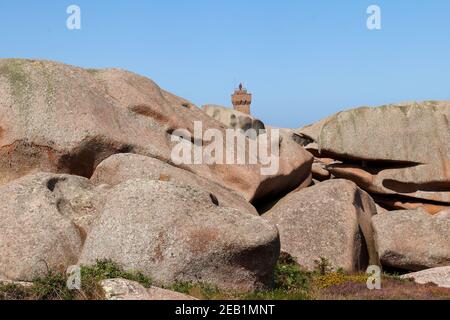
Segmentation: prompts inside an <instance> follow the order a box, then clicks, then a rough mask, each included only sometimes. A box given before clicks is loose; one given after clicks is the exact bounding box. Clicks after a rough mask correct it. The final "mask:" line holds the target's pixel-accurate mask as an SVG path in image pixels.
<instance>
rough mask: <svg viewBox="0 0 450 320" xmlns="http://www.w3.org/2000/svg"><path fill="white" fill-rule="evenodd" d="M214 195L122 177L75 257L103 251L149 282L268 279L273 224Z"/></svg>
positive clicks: (246, 285)
mask: <svg viewBox="0 0 450 320" xmlns="http://www.w3.org/2000/svg"><path fill="white" fill-rule="evenodd" d="M215 199H216V197H215V196H214V195H213V194H211V193H209V192H205V191H202V190H199V189H195V188H192V187H188V186H179V185H176V184H174V183H172V182H164V181H150V180H130V181H127V182H124V183H122V184H120V185H117V186H116V187H114V188H113V189H112V190H111V192H110V193H109V196H108V198H107V199H106V204H105V207H104V209H103V212H102V215H101V217H100V218H99V220H97V222H96V224H95V225H94V227H93V229H92V231H91V232H90V234H89V236H88V238H87V240H86V244H85V247H84V249H83V253H82V256H81V259H80V264H94V263H95V262H96V260H99V259H100V260H101V259H111V260H113V261H115V262H117V263H118V264H119V265H120V266H121V267H122V268H124V269H125V270H139V271H141V272H143V273H144V274H145V275H147V276H149V277H151V278H152V279H153V280H154V281H155V282H156V283H157V284H160V285H169V284H172V283H174V282H177V281H188V282H197V283H198V282H204V283H209V284H214V285H217V286H218V287H221V288H226V289H236V290H243V291H249V290H256V289H262V288H267V287H269V286H270V285H271V284H272V280H273V271H274V266H275V264H276V261H277V258H278V254H279V237H278V232H277V229H276V228H275V227H274V226H272V225H271V224H270V223H268V222H266V221H264V220H263V219H262V218H260V217H256V216H254V215H251V214H249V213H246V212H244V213H243V212H240V211H238V210H235V209H230V208H224V207H221V206H220V205H218V204H217V202H216V200H215Z"/></svg>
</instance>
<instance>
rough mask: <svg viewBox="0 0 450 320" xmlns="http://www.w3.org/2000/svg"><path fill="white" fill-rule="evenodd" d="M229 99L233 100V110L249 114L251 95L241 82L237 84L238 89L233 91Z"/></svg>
mask: <svg viewBox="0 0 450 320" xmlns="http://www.w3.org/2000/svg"><path fill="white" fill-rule="evenodd" d="M231 101H232V102H233V107H234V110H236V111H239V112H242V113H245V114H248V115H250V105H251V104H252V95H251V93H248V92H247V90H246V89H245V88H244V86H243V85H242V83H241V84H240V85H239V89H236V90H235V91H234V94H233V95H232V96H231Z"/></svg>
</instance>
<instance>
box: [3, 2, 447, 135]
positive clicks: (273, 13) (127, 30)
mask: <svg viewBox="0 0 450 320" xmlns="http://www.w3.org/2000/svg"><path fill="white" fill-rule="evenodd" d="M71 4H76V5H78V6H79V7H80V8H81V23H82V25H81V26H82V29H81V30H74V31H70V30H68V29H67V28H66V20H67V17H68V14H67V13H66V9H67V7H68V6H69V5H71ZM371 4H376V5H378V6H380V7H381V10H382V11H381V12H382V29H381V30H379V31H369V30H368V29H367V27H366V20H367V17H368V15H367V13H366V10H367V7H368V6H369V5H371ZM0 34H1V37H0V57H23V58H42V59H48V60H57V61H62V62H66V63H70V64H75V65H79V66H83V67H94V68H98V67H120V68H124V69H128V70H131V71H134V72H137V73H140V74H143V75H145V76H148V77H150V78H151V79H153V80H154V81H156V82H157V83H158V84H159V85H160V86H161V87H163V88H165V89H167V90H169V91H171V92H173V93H175V94H178V95H180V96H182V97H184V98H187V99H189V100H191V101H192V102H194V103H196V104H197V105H203V104H207V103H215V104H222V105H230V94H231V92H232V90H233V87H234V86H235V85H237V84H238V82H239V81H242V82H244V84H245V85H246V86H247V87H248V89H249V90H250V91H251V92H252V93H253V94H254V103H253V113H254V115H255V116H257V117H259V118H261V119H262V120H263V121H265V122H266V123H269V124H272V125H277V126H284V127H300V126H302V125H305V124H308V123H311V122H314V121H317V120H319V119H321V118H323V117H325V116H327V115H330V114H333V113H335V112H338V111H340V110H343V109H347V108H350V107H354V106H360V105H379V104H384V103H391V102H400V101H405V100H425V99H433V100H438V99H450V80H449V77H450V1H448V0H430V1H411V0H408V1H407V0H395V1H392V0H372V1H366V0H345V1H344V0H315V1H311V0H279V1H274V0H273V1H267V0H259V1H257V0H253V1H252V0H241V1H236V0H189V1H188V0H145V1H144V0H128V1H123V0H114V1H112V0H111V1H106V0H72V1H64V0H57V1H55V0H39V1H29V0H14V1H7V0H0Z"/></svg>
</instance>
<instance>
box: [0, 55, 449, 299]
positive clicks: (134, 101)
mask: <svg viewBox="0 0 450 320" xmlns="http://www.w3.org/2000/svg"><path fill="white" fill-rule="evenodd" d="M196 122H201V124H202V129H201V130H202V132H203V131H205V130H208V129H215V130H217V132H222V133H224V135H225V132H226V131H227V129H240V130H242V131H246V130H248V129H255V130H257V132H258V135H271V133H270V132H271V131H272V129H274V128H273V127H270V126H269V125H265V124H264V123H263V122H261V121H260V120H257V119H255V118H253V117H251V116H249V115H244V114H239V113H238V112H237V111H234V110H231V109H227V108H224V107H220V106H215V105H208V106H205V107H204V108H203V109H200V108H198V107H196V106H195V105H194V104H192V103H191V102H189V101H187V100H185V99H183V98H180V97H177V96H175V95H173V94H171V93H169V92H167V91H165V90H163V89H161V88H160V87H159V86H158V85H157V84H155V83H154V82H153V81H151V80H150V79H148V78H145V77H142V76H139V75H136V74H134V73H131V72H128V71H124V70H119V69H104V70H92V69H82V68H78V67H74V66H69V65H65V64H61V63H56V62H50V61H37V60H21V59H2V60H0V279H2V281H25V282H27V281H32V280H33V279H35V278H36V277H41V276H45V275H46V274H47V273H48V272H49V270H57V271H64V270H66V269H67V268H68V267H70V266H73V265H93V264H95V263H96V262H97V261H98V260H105V259H106V260H111V261H114V262H115V263H117V264H118V265H119V266H120V267H121V268H123V269H124V270H125V271H139V272H141V273H142V274H143V275H145V276H147V277H149V278H151V279H152V280H153V281H154V285H157V286H160V287H163V286H170V285H172V284H174V283H177V282H190V283H208V284H212V285H215V286H217V287H219V288H222V289H227V290H235V291H242V292H248V291H255V290H263V289H267V288H270V287H272V286H273V279H274V269H275V266H276V263H277V261H278V258H279V256H280V252H284V253H285V254H288V255H290V256H291V257H293V258H295V260H296V261H297V262H298V263H299V264H300V265H301V266H303V267H304V268H305V269H309V270H313V269H314V268H316V267H317V261H320V259H326V260H327V261H329V263H330V265H331V267H333V268H334V269H336V270H337V269H342V270H345V271H347V272H361V271H362V272H364V271H365V270H366V268H367V267H368V266H369V265H380V266H383V267H385V268H389V269H391V268H392V269H395V270H401V271H402V272H405V273H406V272H420V271H422V272H423V273H418V274H412V275H411V277H412V278H416V279H419V280H418V281H425V280H423V279H431V278H432V279H433V281H434V282H435V283H440V284H444V285H448V281H445V280H442V279H439V277H440V275H448V272H447V271H448V270H447V269H439V268H448V267H450V237H449V236H450V102H447V101H441V102H431V101H430V102H424V103H407V104H399V105H389V106H382V107H378V108H359V109H353V110H349V111H344V112H341V113H338V114H336V115H334V116H332V117H329V118H327V119H324V120H322V121H320V122H318V123H317V124H313V125H311V126H307V127H305V128H302V129H298V130H291V129H279V137H278V140H277V141H276V142H277V146H278V147H279V150H280V153H279V159H278V161H279V168H278V170H277V171H276V172H275V173H272V174H269V175H263V174H261V172H262V171H261V167H262V165H261V164H260V163H258V164H225V163H215V164H212V163H191V164H185V163H183V164H179V163H176V162H174V161H173V158H172V157H171V154H172V151H173V148H174V145H175V142H174V141H176V139H174V135H175V132H176V131H177V130H180V129H183V130H185V131H187V132H189V133H191V134H193V135H194V133H195V131H196V125H195V123H196ZM244 139H245V141H246V143H251V140H252V139H256V137H254V136H252V135H245V137H244ZM200 140H201V141H198V140H196V139H193V140H192V141H191V140H189V141H185V143H188V144H192V145H198V144H200V145H209V144H210V143H211V141H209V140H208V139H204V138H203V137H202V138H201V139H200ZM224 148H225V151H230V150H229V149H227V148H229V146H227V145H225V144H224ZM248 152H249V151H247V155H248V156H250V155H249V154H248ZM428 269H431V270H430V271H428V272H426V271H427V270H428ZM432 270H435V271H432ZM436 270H437V271H436ZM442 270H444V271H445V272H444V271H442ZM438 271H439V272H438ZM101 286H102V287H103V288H104V291H105V292H106V295H107V298H108V299H145V300H148V299H166V298H167V299H186V298H189V297H186V296H180V295H177V294H175V293H173V292H170V291H164V290H162V289H159V288H156V287H152V288H150V289H148V288H143V287H142V286H139V284H137V283H133V282H129V281H125V280H123V279H110V280H106V281H104V282H103V283H102V284H101Z"/></svg>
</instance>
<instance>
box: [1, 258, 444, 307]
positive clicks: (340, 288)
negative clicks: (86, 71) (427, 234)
mask: <svg viewBox="0 0 450 320" xmlns="http://www.w3.org/2000/svg"><path fill="white" fill-rule="evenodd" d="M114 278H123V279H128V280H131V281H136V282H139V283H140V284H142V285H143V286H145V287H147V288H149V287H150V286H151V284H152V281H151V280H150V279H149V278H148V277H145V276H144V275H143V274H141V273H139V272H125V271H123V270H122V269H121V268H119V267H118V265H117V264H115V263H114V262H112V261H110V260H102V261H97V263H96V265H94V266H83V267H82V268H81V279H82V283H81V284H82V287H81V290H69V289H67V286H66V282H67V276H66V274H64V273H56V272H49V274H48V275H47V276H46V277H43V278H37V279H35V280H34V281H33V282H32V283H30V284H29V285H27V286H22V285H20V284H0V300H100V299H104V292H103V290H102V288H101V286H100V284H99V283H100V282H101V281H102V280H105V279H114ZM367 279H368V275H367V274H364V273H357V274H347V273H345V272H344V271H343V270H342V269H337V270H333V269H332V268H331V266H330V262H329V261H328V260H327V259H326V258H320V259H318V260H317V262H316V269H315V270H314V271H306V270H304V269H303V268H302V267H301V266H300V265H299V264H298V263H297V262H296V261H295V259H293V258H292V257H291V256H289V255H287V254H282V255H281V257H280V259H279V261H278V264H277V266H276V269H275V279H274V287H273V289H271V290H265V291H258V292H252V293H240V292H232V291H224V290H220V289H218V288H217V287H215V286H213V285H209V284H205V283H200V284H194V283H190V282H177V283H174V284H173V285H171V286H168V287H166V289H169V290H172V291H176V292H180V293H183V294H187V295H190V296H193V297H195V298H198V299H201V300H323V299H333V300H369V299H375V300H392V299H447V300H450V290H448V289H444V288H438V287H437V286H435V285H431V284H428V285H418V284H415V283H414V282H411V281H409V280H404V279H400V278H399V277H398V276H396V275H387V274H385V275H383V278H382V290H373V291H371V290H369V289H367V285H366V282H367Z"/></svg>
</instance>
